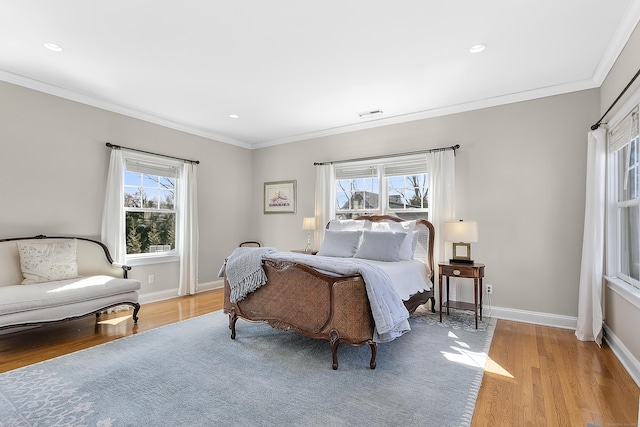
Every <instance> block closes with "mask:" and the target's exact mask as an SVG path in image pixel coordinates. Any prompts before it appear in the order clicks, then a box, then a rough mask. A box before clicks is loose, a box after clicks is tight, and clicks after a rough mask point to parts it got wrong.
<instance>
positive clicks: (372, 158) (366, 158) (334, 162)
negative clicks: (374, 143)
mask: <svg viewBox="0 0 640 427" xmlns="http://www.w3.org/2000/svg"><path fill="white" fill-rule="evenodd" d="M459 148H460V144H456V145H452V146H451V147H441V148H431V149H429V150H420V151H412V152H410V153H397V154H387V155H384V156H371V157H361V158H359V159H349V160H335V161H333V162H314V163H313V165H314V166H322V165H335V164H337V163H349V162H359V161H364V160H376V159H388V158H389V157H402V156H411V155H413V154H426V153H435V152H438V151H445V150H453V155H454V156H455V155H456V150H458V149H459Z"/></svg>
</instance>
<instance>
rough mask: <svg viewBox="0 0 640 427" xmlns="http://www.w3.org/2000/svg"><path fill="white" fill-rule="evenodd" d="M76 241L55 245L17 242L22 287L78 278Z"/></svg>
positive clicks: (56, 243)
mask: <svg viewBox="0 0 640 427" xmlns="http://www.w3.org/2000/svg"><path fill="white" fill-rule="evenodd" d="M77 244H78V241H77V240H76V239H71V240H68V241H64V242H55V243H26V242H17V243H16V245H17V246H18V253H19V254H20V269H21V270H22V275H23V276H24V280H23V281H22V284H23V285H30V284H33V283H41V282H49V281H52V280H65V279H75V278H76V277H78V263H77V261H76V248H77Z"/></svg>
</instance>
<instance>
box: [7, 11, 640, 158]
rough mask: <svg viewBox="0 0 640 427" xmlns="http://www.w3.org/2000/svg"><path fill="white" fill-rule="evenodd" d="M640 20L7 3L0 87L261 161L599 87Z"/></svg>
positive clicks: (607, 14) (622, 14) (609, 15)
mask: <svg viewBox="0 0 640 427" xmlns="http://www.w3.org/2000/svg"><path fill="white" fill-rule="evenodd" d="M639 20H640V1H638V0H536V1H514V0H486V1H481V0H447V1H432V0H402V1H400V0H395V1H392V0H271V1H266V0H233V1H229V0H227V1H220V0H189V1H178V0H110V1H87V0H56V1H51V0H2V3H1V4H0V80H4V81H8V82H11V83H15V84H18V85H22V86H26V87H30V88H33V89H37V90H40V91H44V92H48V93H52V94H55V95H58V96H62V97H65V98H69V99H73V100H76V101H80V102H83V103H86V104H89V105H94V106H97V107H100V108H105V109H107V110H111V111H115V112H119V113H123V114H127V115H130V116H133V117H138V118H141V119H144V120H148V121H151V122H154V123H159V124H162V125H166V126H169V127H172V128H176V129H180V130H184V131H187V132H191V133H194V134H197V135H201V136H206V137H209V138H213V139H216V140H219V141H222V142H226V143H230V144H235V145H239V146H243V147H247V148H256V147H264V146H269V145H274V144H280V143H286V142H291V141H296V140H301V139H307V138H311V137H315V136H321V135H328V134H334V133H340V132H347V131H351V130H357V129H364V128H368V127H374V126H381V125H386V124H391V123H398V122H403V121H409V120H417V119H421V118H426V117H433V116H436V115H441V114H448V113H453V112H458V111H466V110H470V109H475V108H482V107H486V106H490V105H499V104H504V103H509V102H515V101H521V100H526V99H532V98H537V97H540V96H548V95H554V94H559V93H566V92H571V91H575V90H581V89H587V88H593V87H598V86H600V84H601V83H602V81H603V80H604V78H605V77H606V75H607V73H608V71H609V70H610V68H611V66H612V65H613V63H614V61H615V59H616V57H617V56H618V54H619V53H620V51H621V49H622V48H623V47H624V44H625V42H626V41H627V39H628V37H629V35H630V34H631V32H632V31H633V29H634V28H635V26H636V24H637V23H638V21H639ZM44 42H54V43H57V44H58V45H60V46H62V47H63V49H64V50H63V51H62V52H60V53H55V52H51V51H49V50H47V49H45V48H44V47H43V43H44ZM478 43H482V44H486V46H487V48H486V50H485V51H484V52H482V53H480V54H471V53H469V48H470V47H471V46H472V45H475V44H478ZM630 77H631V76H630ZM376 109H380V110H382V111H383V115H381V116H376V117H373V118H370V119H368V120H367V119H360V118H359V116H358V113H361V112H364V111H370V110H376ZM230 114H237V115H239V116H240V117H239V118H238V119H231V118H230V117H229V115H230Z"/></svg>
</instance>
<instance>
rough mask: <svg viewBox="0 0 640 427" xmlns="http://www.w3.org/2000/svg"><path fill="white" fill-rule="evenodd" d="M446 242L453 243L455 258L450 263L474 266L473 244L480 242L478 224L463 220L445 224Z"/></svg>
mask: <svg viewBox="0 0 640 427" xmlns="http://www.w3.org/2000/svg"><path fill="white" fill-rule="evenodd" d="M444 240H445V242H451V243H453V258H451V259H450V260H449V262H452V263H465V264H473V260H472V259H471V243H475V242H477V241H478V223H477V222H475V221H463V220H460V221H455V222H445V223H444Z"/></svg>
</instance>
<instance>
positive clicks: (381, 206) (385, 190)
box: [332, 155, 430, 218]
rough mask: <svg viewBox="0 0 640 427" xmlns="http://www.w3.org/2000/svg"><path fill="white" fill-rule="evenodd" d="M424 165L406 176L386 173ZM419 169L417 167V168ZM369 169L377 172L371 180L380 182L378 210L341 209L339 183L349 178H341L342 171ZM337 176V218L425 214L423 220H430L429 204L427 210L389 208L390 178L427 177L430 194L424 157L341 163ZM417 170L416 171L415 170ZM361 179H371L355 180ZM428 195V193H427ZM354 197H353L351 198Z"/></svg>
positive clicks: (335, 179)
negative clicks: (403, 165) (405, 167)
mask: <svg viewBox="0 0 640 427" xmlns="http://www.w3.org/2000/svg"><path fill="white" fill-rule="evenodd" d="M419 163H424V166H423V169H422V170H421V171H420V172H416V173H407V174H404V175H399V174H397V173H393V172H392V173H390V174H389V175H387V174H386V173H385V172H386V171H387V170H389V169H391V170H393V167H394V166H402V164H415V165H418V164H419ZM415 167H417V166H415ZM366 168H369V169H371V170H375V173H372V175H371V178H372V179H377V180H378V195H379V196H378V208H377V209H371V208H362V209H340V208H339V206H340V204H339V203H338V190H337V182H338V181H339V180H340V179H348V178H340V177H339V176H340V175H342V171H344V170H349V169H352V170H357V169H366ZM335 169H336V171H335V174H334V177H333V183H332V185H333V187H334V189H335V190H336V195H335V203H336V207H335V210H334V215H335V217H336V218H341V217H343V216H347V217H348V216H349V215H351V218H354V217H356V216H360V215H396V216H399V217H402V215H403V214H423V215H421V217H422V218H429V216H430V209H429V206H428V202H427V207H425V208H413V209H392V208H390V207H389V194H390V193H391V192H390V191H389V178H390V177H399V176H403V177H406V176H413V175H419V174H425V175H426V185H425V189H426V191H427V192H428V190H429V174H428V171H427V161H426V158H425V156H424V155H414V156H402V157H388V158H382V159H376V160H369V161H355V162H349V163H341V164H340V165H336V166H335ZM413 170H416V169H413ZM360 178H365V179H367V178H369V177H368V176H361V177H358V178H353V179H360ZM427 194H428V193H427ZM351 197H353V196H351Z"/></svg>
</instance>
